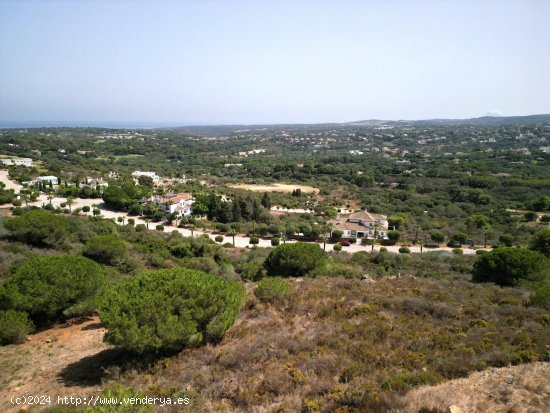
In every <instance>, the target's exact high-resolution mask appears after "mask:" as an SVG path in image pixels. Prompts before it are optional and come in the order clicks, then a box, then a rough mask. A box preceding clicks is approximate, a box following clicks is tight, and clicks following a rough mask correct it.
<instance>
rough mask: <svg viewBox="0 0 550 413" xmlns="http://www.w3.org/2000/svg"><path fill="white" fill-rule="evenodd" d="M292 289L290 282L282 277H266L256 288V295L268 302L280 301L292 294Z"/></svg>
mask: <svg viewBox="0 0 550 413" xmlns="http://www.w3.org/2000/svg"><path fill="white" fill-rule="evenodd" d="M290 291H291V286H290V284H289V283H288V282H287V281H285V280H284V279H282V278H280V277H266V278H264V279H263V280H261V281H260V282H258V285H257V286H256V288H254V294H255V295H256V297H258V299H259V300H260V301H263V302H266V303H275V302H280V301H282V300H284V299H285V298H286V297H287V296H288V295H289V294H290Z"/></svg>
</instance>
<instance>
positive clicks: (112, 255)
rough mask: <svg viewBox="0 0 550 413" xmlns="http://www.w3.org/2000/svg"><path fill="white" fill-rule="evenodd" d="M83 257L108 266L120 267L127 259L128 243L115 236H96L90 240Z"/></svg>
mask: <svg viewBox="0 0 550 413" xmlns="http://www.w3.org/2000/svg"><path fill="white" fill-rule="evenodd" d="M83 255H84V256H85V257H88V258H90V259H92V260H94V261H97V262H99V263H102V264H107V265H114V266H116V265H118V264H120V263H122V262H123V261H124V260H125V259H126V257H127V247H126V243H125V242H124V241H122V240H121V239H119V238H117V237H116V236H114V235H96V236H95V237H93V238H91V239H90V240H88V242H87V243H86V248H85V249H84V252H83Z"/></svg>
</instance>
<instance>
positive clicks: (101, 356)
mask: <svg viewBox="0 0 550 413" xmlns="http://www.w3.org/2000/svg"><path fill="white" fill-rule="evenodd" d="M132 359H133V358H132V357H131V356H130V355H129V354H128V353H127V352H126V351H124V350H121V349H116V348H112V349H107V350H103V351H101V352H99V353H97V354H94V355H93V356H88V357H84V358H82V359H80V360H78V361H76V362H74V363H71V364H69V365H67V366H66V367H65V368H64V369H63V370H61V372H60V373H59V374H58V381H60V382H62V383H63V384H64V385H65V386H68V387H71V386H83V387H85V386H95V385H99V384H101V383H102V381H103V380H105V379H108V378H109V377H112V375H113V374H115V372H117V371H121V370H125V369H126V367H128V365H129V364H132V361H135V359H134V360H132Z"/></svg>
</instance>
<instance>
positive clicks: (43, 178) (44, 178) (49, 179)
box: [36, 175, 59, 185]
mask: <svg viewBox="0 0 550 413" xmlns="http://www.w3.org/2000/svg"><path fill="white" fill-rule="evenodd" d="M38 182H46V183H50V182H51V184H52V185H59V182H58V181H57V176H53V175H45V176H39V177H38V178H36V183H38Z"/></svg>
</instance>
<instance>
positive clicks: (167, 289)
mask: <svg viewBox="0 0 550 413" xmlns="http://www.w3.org/2000/svg"><path fill="white" fill-rule="evenodd" d="M245 295H246V291H245V289H244V287H243V286H242V285H241V284H239V283H237V282H234V281H228V280H226V279H224V278H221V277H218V276H215V275H211V274H206V273H203V272H201V271H193V270H189V269H186V268H172V269H169V270H160V271H155V272H150V273H146V274H143V275H140V276H138V277H136V278H134V279H133V280H132V281H130V282H127V283H125V284H121V285H119V286H117V287H114V288H113V289H111V290H109V291H107V293H106V294H105V295H104V297H103V299H102V300H101V302H100V305H99V314H100V317H101V321H102V322H103V324H104V325H105V327H106V328H107V330H108V331H107V333H106V334H105V341H107V342H108V343H111V344H114V345H118V346H122V347H124V348H126V349H128V350H130V351H132V352H135V353H146V352H155V351H177V350H180V349H182V348H184V347H193V346H197V345H199V344H202V343H204V342H205V341H206V340H214V341H215V340H219V339H221V338H222V336H223V334H224V333H225V332H226V331H227V329H228V328H229V327H231V325H233V323H234V322H235V319H236V317H237V315H238V313H239V310H240V308H241V305H242V302H243V299H244V297H245Z"/></svg>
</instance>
